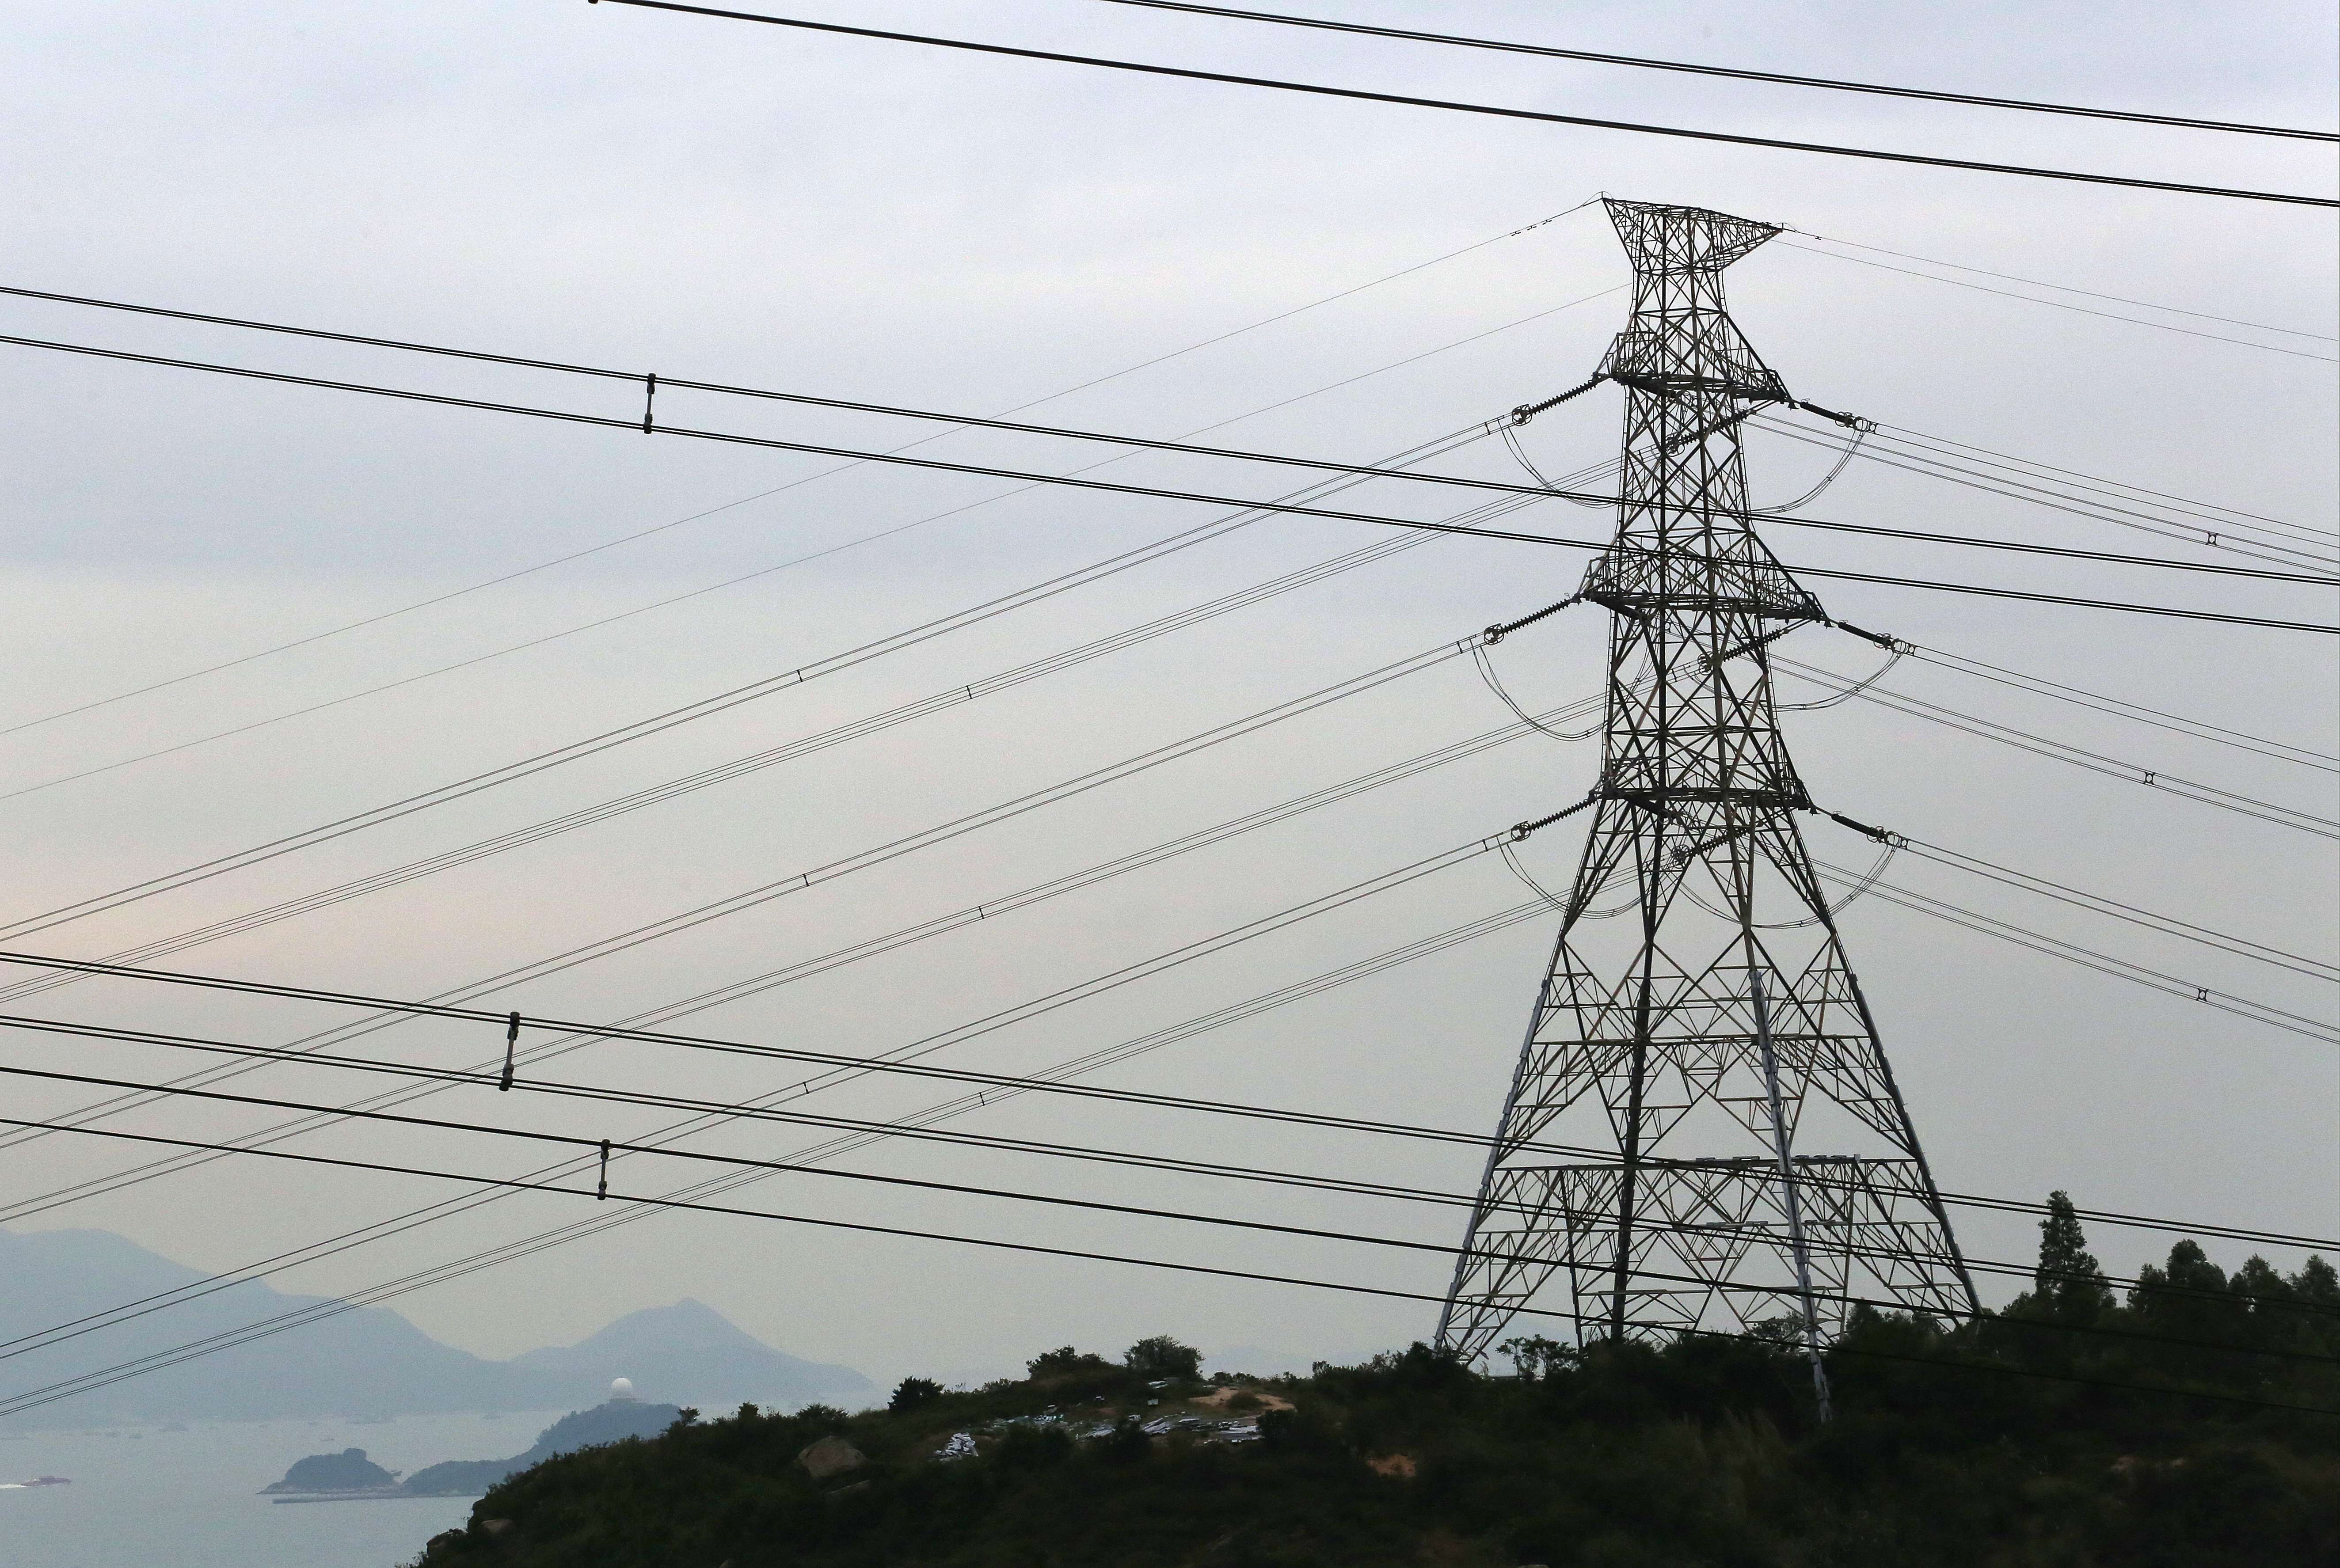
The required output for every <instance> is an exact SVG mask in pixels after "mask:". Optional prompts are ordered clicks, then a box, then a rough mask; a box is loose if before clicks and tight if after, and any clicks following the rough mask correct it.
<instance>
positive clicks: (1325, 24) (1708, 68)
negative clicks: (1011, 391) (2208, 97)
mask: <svg viewBox="0 0 2340 1568" xmlns="http://www.w3.org/2000/svg"><path fill="white" fill-rule="evenodd" d="M1106 4H1108V5H1135V6H1140V7H1143V8H1144V9H1146V10H1149V11H1184V12H1187V13H1189V14H1191V15H1197V16H1219V17H1225V18H1226V19H1228V20H1230V21H1238V22H1268V23H1274V24H1275V25H1279V26H1284V27H1308V28H1314V29H1316V30H1318V31H1321V32H1326V33H1353V34H1359V35H1363V36H1366V37H1372V38H1393V39H1397V40H1400V41H1402V42H1404V43H1409V44H1451V45H1453V46H1455V47H1458V48H1464V49H1488V50H1493V51H1495V52H1497V53H1499V54H1531V55H1537V56H1541V57H1542V58H1546V59H1552V60H1581V61H1584V62H1586V63H1588V64H1595V65H1630V66H1633V67H1636V68H1638V69H1641V70H1645V71H1678V72H1684V73H1688V74H1691V75H1697V76H1722V77H1728V78H1730V79H1731V80H1733V81H1739V82H1764V83H1770V84H1774V85H1777V86H1783V87H1818V88H1823V89H1826V90H1828V91H1829V92H1835V93H1865V94H1871V95H1873V96H1877V97H1884V98H1919V99H1924V100H1926V101H1928V102H1929V103H1935V104H1963V105H1965V106H1967V107H1969V108H1977V109H2016V110H2023V111H2027V112H2028V113H2035V114H2072V115H2078V116H2080V117H2082V118H2085V119H2090V120H2123V121H2127V122H2130V123H2135V124H2140V125H2171V126H2176V127H2178V128H2180V129H2183V130H2187V131H2232V132H2236V133H2241V134H2244V135H2249V136H2281V137H2288V138H2291V139H2294V140H2296V141H2305V142H2340V133H2335V132H2331V131H2309V130H2300V129H2295V128H2294V127H2291V126H2285V125H2260V124H2254V123H2249V122H2247V121H2240V120H2206V119H2197V118H2194V117H2192V116H2188V115H2184V114H2155V113H2144V112H2141V111H2137V110H2130V109H2094V108H2088V107H2087V106H2085V105H2082V104H2048V103H2041V102H2039V101H2038V100H2036V99H2030V98H2000V97H1993V96H1989V95H1987V94H1974V93H1947V92H1937V91H1934V90H1932V89H1929V88H1925V87H1893V86H1887V85H1885V84H1881V83H1876V82H1847V81H1843V80H1839V79H1838V78H1835V77H1829V76H1795V75H1789V74H1785V73H1782V72H1777V71H1752V70H1747V69H1744V68H1742V67H1739V66H1732V65H1700V64H1691V63H1689V62H1687V61H1681V60H1652V59H1649V58H1647V57H1645V56H1642V55H1638V54H1600V53H1596V52H1595V51H1593V50H1590V49H1562V48H1559V47H1557V46H1555V45H1552V44H1522V43H1515V42H1512V41H1511V40H1507V39H1502V38H1473V37H1466V36H1464V35H1460V34H1454V33H1417V32H1414V31H1413V30H1411V29H1408V28H1403V27H1376V26H1373V25H1368V24H1366V23H1363V22H1333V21H1328V20H1326V19H1324V18H1323V17H1321V16H1291V15H1284V13H1282V12H1278V11H1240V10H1236V9H1234V7H1232V6H1225V5H1188V4H1185V3H1183V0H1106Z"/></svg>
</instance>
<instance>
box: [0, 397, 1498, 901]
mask: <svg viewBox="0 0 2340 1568" xmlns="http://www.w3.org/2000/svg"><path fill="white" fill-rule="evenodd" d="M1467 439H1475V438H1474V437H1473V436H1472V433H1471V432H1469V431H1462V432H1457V433H1456V434H1455V435H1453V436H1449V437H1444V438H1441V439H1439V440H1436V441H1432V442H1427V443H1424V444H1423V446H1422V447H1419V448H1417V449H1415V451H1416V453H1422V452H1430V451H1435V450H1438V449H1443V446H1444V445H1445V444H1448V443H1457V442H1461V441H1463V440H1467ZM1408 455H1412V454H1408ZM1330 482H1331V483H1338V482H1339V481H1330ZM1258 519H1259V513H1258V510H1257V508H1252V509H1250V510H1247V511H1241V512H1236V513H1233V514H1229V515H1227V516H1224V517H1219V518H1212V519H1210V520H1209V521H1206V522H1204V523H1200V524H1197V525H1195V526H1194V527H1192V528H1185V529H1181V530H1180V531H1178V532H1177V533H1175V534H1171V535H1168V536H1165V537H1163V538H1159V539H1155V540H1153V541H1150V542H1148V543H1146V544H1144V545H1139V546H1136V547H1133V548H1130V549H1125V550H1121V551H1117V552H1115V554H1113V555H1110V556H1107V557H1104V558H1103V559H1101V560H1097V561H1094V562H1091V563H1090V564H1088V565H1086V566H1084V567H1076V568H1075V569H1073V570H1072V571H1069V572H1062V573H1059V574H1057V575H1056V576H1055V577H1048V578H1046V579H1043V580H1042V581H1040V582H1038V583H1036V584H1032V585H1030V586H1028V587H1023V588H1018V589H1016V590H1014V591H1012V592H1010V593H1007V594H1003V595H999V596H996V597H993V598H990V599H987V600H983V601H981V602H980V603H977V604H976V605H972V606H968V607H967V608H965V609H962V610H957V611H953V612H951V613H949V614H947V615H944V616H935V617H933V618H931V619H929V620H927V621H922V622H920V623H918V624H917V625H916V626H910V627H907V628H905V629H903V630H901V631H897V632H893V633H889V634H887V636H882V637H877V638H874V639H872V640H870V641H868V642H865V643H861V644H858V645H857V646H853V647H849V648H847V649H845V650H843V651H841V652H839V653H836V654H831V655H828V656H824V657H822V658H819V659H815V660H812V661H809V662H808V663H807V664H804V665H800V666H797V667H796V668H794V669H791V670H788V671H784V672H781V673H779V674H777V675H772V676H764V677H762V678H761V679H759V680H756V681H751V682H749V683H747V684H746V685H739V686H734V687H732V688H730V689H729V690H727V691H722V692H718V693H716V694H714V695H710V696H707V697H702V698H699V699H698V700H697V701H695V702H690V703H686V704H683V705H680V706H679V707H673V708H668V709H664V710H662V711H660V712H659V713H655V714H651V715H648V716H646V717H643V718H640V719H636V720H633V721H630V723H628V724H624V725H617V726H615V727H613V728H611V729H607V730H603V731H600V732H599V733H597V734H594V735H587V736H585V737H583V738H582V739H580V740H576V741H571V742H569V743H567V744H565V745H560V746H555V747H552V748H550V750H547V751H542V752H537V753H534V754H530V755H528V756H525V757H521V758H519V759H517V760H515V761H513V762H510V763H506V764H501V765H500V766H498V767H495V768H491V769H489V770H487V771H485V772H483V773H479V774H471V775H469V776H468V777H465V778H461V779H457V780H454V781H452V782H451V783H449V784H441V785H437V786H434V787H433V788H431V789H429V790H424V791H421V792H419V793H417V794H411V795H405V796H402V797H400V798H399V799H396V800H393V801H390V802H387V803H385V804H382V805H379V806H374V807H371V808H369V809H367V810H365V811H362V812H357V813H353V814H350V815H348V816H343V817H339V818H336V819H333V820H332V821H330V822H326V823H321V824H319V825H318V826H316V827H313V828H309V829H305V830H303V831H302V832H301V833H291V834H287V835H285V836H283V837H281V838H276V839H271V840H268V841H266V842H264V843H260V844H256V845H253V846H252V847H250V848H248V849H244V850H240V851H237V852H235V853H233V854H228V855H223V856H218V857H215V858H213V859H212V860H208V861H202V862H198V863H195V864H193V865H190V866H185V867H182V868H181V869H180V870H178V871H176V872H172V873H166V874H164V875H163V876H159V877H150V878H147V879H146V880H144V881H143V882H138V883H130V884H128V885H127V886H124V887H121V888H117V889H115V890H114V891H113V892H108V893H103V894H99V895H96V896H94V897H92V898H87V899H82V900H79V901H76V902H72V903H67V904H62V905H59V906H57V907H55V908H54V909H50V910H47V911H45V912H41V913H39V914H35V915H30V916H26V917H25V918H23V919H20V920H17V921H14V922H8V923H7V924H6V925H5V926H0V935H24V934H27V933H29V932H36V931H44V930H47V929H50V928H51V927H53V926H55V925H57V924H60V923H63V922H65V921H67V920H79V919H83V918H85V917H87V916H88V915H91V914H95V913H100V912H104V911H105V910H109V909H115V908H119V907H121V906H122V905H123V904H124V903H126V902H136V901H138V900H141V899H145V898H151V897H154V896H155V895H157V894H158V893H162V892H172V891H175V890H176V889H178V888H181V887H184V886H188V885H191V884H192V883H196V882H203V881H208V880H210V879H211V878H212V877H214V876H219V875H223V874H224V873H227V872H230V871H239V870H243V869H244V868H246V867H248V866H251V865H255V864H258V863H261V862H263V861H265V860H273V859H275V858H276V857H277V856H279V855H283V854H288V853H293V852H294V851H296V850H302V849H307V848H310V847H312V846H313V845H315V844H318V843H327V842H330V841H331V840H332V839H336V838H341V837H343V836H346V835H347V834H349V833H354V832H359V831H362V829H365V828H370V827H373V826H377V825H379V824H381V823H386V822H391V821H395V820H397V819H398V818H400V817H403V816H409V815H411V814H414V813H415V812H418V811H421V810H426V809H429V808H431V807H433V806H437V805H441V804H448V803H449V802H451V801H455V800H460V799H462V798H464V797H466V796H468V795H471V794H478V793H480V792H481V790H484V789H488V788H492V787H495V786H497V785H500V784H506V783H511V782H513V781H515V780H518V779H521V778H526V777H530V776H532V775H533V774H538V773H541V772H543V771H545V770H546V769H548V768H550V767H555V766H560V765H562V764H567V763H569V762H573V761H577V760H580V759H581V758H584V757H588V756H592V755H596V754H599V753H600V752H603V751H607V750H610V749H611V748H612V747H614V746H617V745H625V744H628V743H630V742H631V741H634V740H639V739H643V738H646V737H648V736H650V735H658V734H660V733H662V732H664V731H666V730H668V729H672V728H675V727H677V726H678V725H682V724H687V723H691V722H695V721H696V720H698V719H701V718H706V717H710V716H712V715H717V714H720V713H723V712H726V711H728V710H729V709H731V708H733V707H737V706H739V705H742V704H743V703H747V702H752V701H756V700H759V699H760V698H762V697H766V696H769V695H777V694H778V693H779V692H781V691H785V690H788V689H790V688H793V687H795V686H798V685H804V684H805V683H806V682H807V681H808V680H812V679H817V678H819V677H821V676H828V675H831V674H835V673H837V672H838V671H840V670H845V669H849V668H852V667H854V666H857V665H860V664H865V663H868V661H870V660H871V659H874V658H877V657H880V656H885V655H887V654H890V653H894V652H897V651H899V650H901V649H904V648H907V647H912V646H917V645H918V644H920V643H924V642H928V641H931V640H933V639H934V638H936V637H938V636H944V635H946V634H947V633H949V632H953V631H957V630H959V629H962V628H964V627H967V626H976V625H979V624H981V623H982V622H984V621H987V620H989V619H991V618H993V617H994V616H998V615H1003V614H1006V613H1007V612H1008V611H1010V610H1013V609H1018V608H1022V607H1024V606H1026V605H1029V604H1035V603H1038V602H1040V601H1041V600H1044V599H1047V598H1052V597H1056V595H1058V594H1060V593H1064V592H1067V591H1069V590H1071V589H1073V588H1076V587H1085V586H1086V585H1087V584H1089V583H1091V582H1095V581H1098V580H1100V579H1102V578H1105V577H1112V576H1115V575H1118V574H1119V573H1120V572H1123V571H1125V570H1128V569H1130V568H1131V567H1137V566H1141V565H1145V564H1146V563H1148V562H1151V561H1153V560H1155V559H1158V558H1160V557H1163V556H1165V555H1170V554H1175V553H1176V552H1178V551H1180V550H1184V549H1186V548H1189V547H1193V546H1195V545H1199V544H1202V543H1205V542H1206V541H1208V540H1210V539H1214V538H1216V537H1220V536H1222V535H1225V534H1227V533H1231V532H1234V531H1235V530H1237V529H1240V528H1245V527H1248V526H1250V525H1251V524H1252V523H1254V522H1256V521H1257V520H1258Z"/></svg>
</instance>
